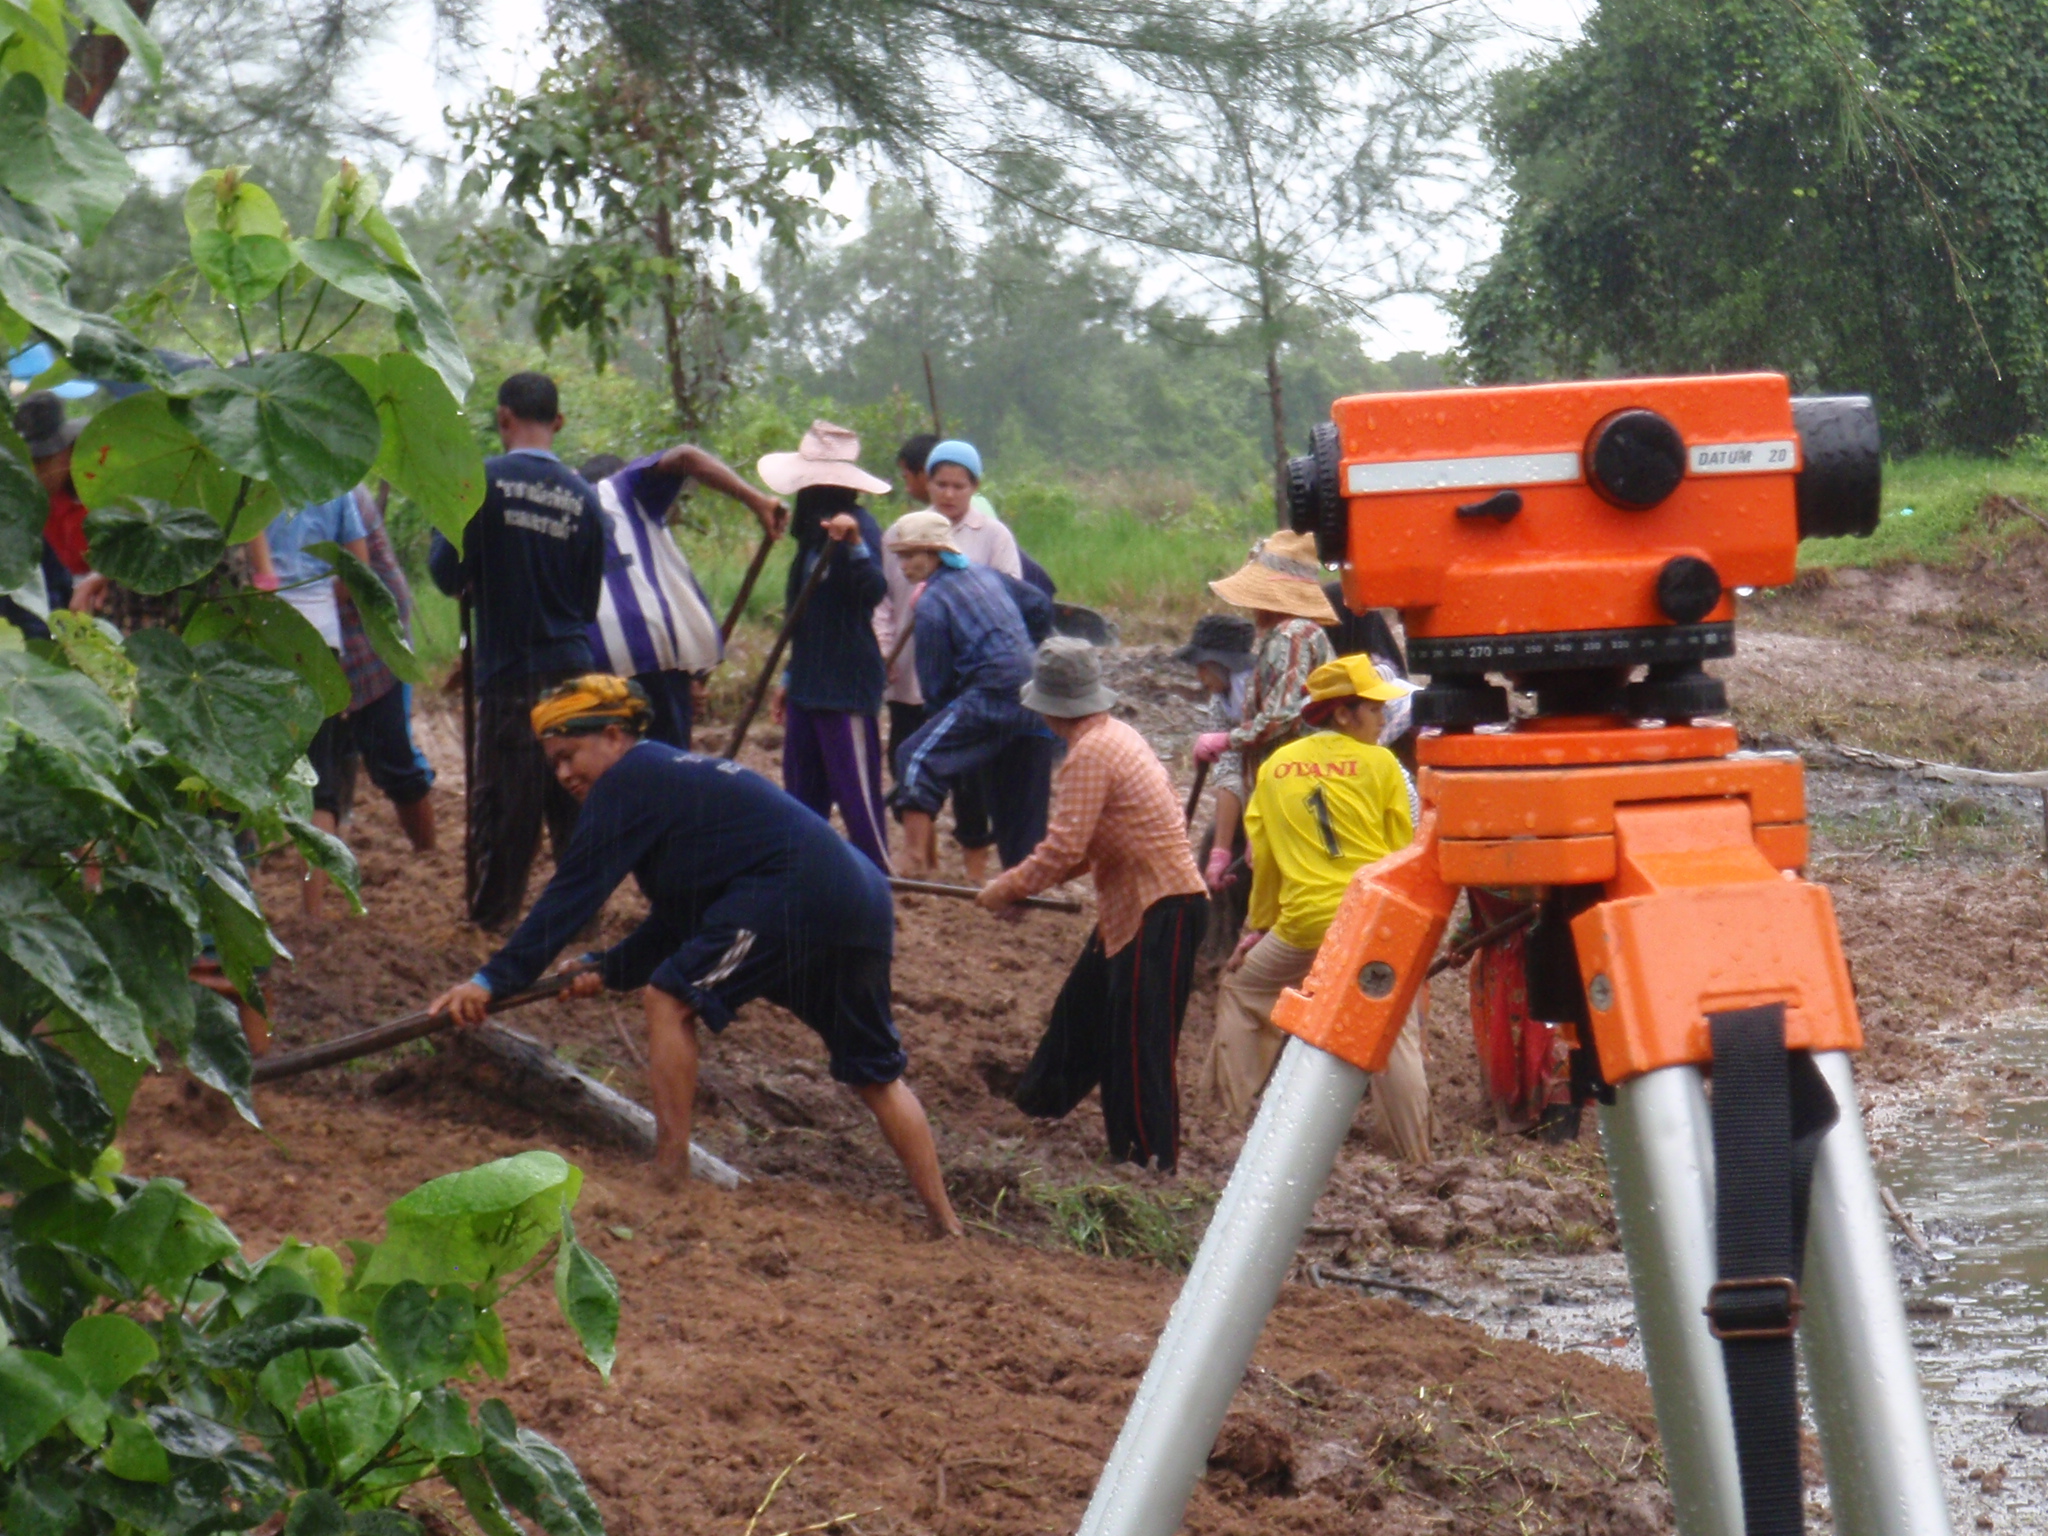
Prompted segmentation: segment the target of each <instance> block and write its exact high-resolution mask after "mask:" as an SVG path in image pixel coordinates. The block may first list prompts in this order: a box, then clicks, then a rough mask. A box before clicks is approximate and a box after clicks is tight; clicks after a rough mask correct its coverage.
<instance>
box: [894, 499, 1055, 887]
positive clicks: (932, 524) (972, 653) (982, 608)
mask: <svg viewBox="0 0 2048 1536" xmlns="http://www.w3.org/2000/svg"><path fill="white" fill-rule="evenodd" d="M934 519H936V521H934ZM889 546H890V548H892V549H893V550H895V551H896V555H897V558H898V559H899V560H900V561H901V562H902V566H903V574H904V575H905V576H907V577H909V578H910V580H911V581H912V582H913V583H916V582H923V583H924V590H923V592H922V593H921V594H920V595H919V597H918V599H917V606H916V608H915V609H914V610H913V615H912V623H913V625H914V626H915V634H916V644H917V685H918V687H919V689H920V690H922V691H923V693H924V702H925V711H926V716H925V722H924V724H923V725H921V726H919V727H918V728H917V730H916V731H915V732H913V733H912V734H911V735H910V736H909V737H908V738H907V739H906V740H904V741H901V742H899V743H897V746H896V764H895V767H896V789H895V792H894V794H892V795H891V796H890V804H891V805H893V806H894V807H895V809H896V814H897V816H898V817H899V818H900V819H901V820H902V822H903V843H904V852H905V856H906V859H907V861H908V863H909V864H910V865H911V868H912V872H913V873H919V874H923V873H929V872H930V871H931V870H933V869H934V868H935V867H936V866H937V863H938V848H937V834H936V831H935V828H934V824H933V818H934V817H935V816H937V815H938V811H939V807H940V806H942V805H944V804H945V803H946V795H947V793H948V792H949V791H951V790H953V789H954V788H956V787H957V786H958V785H959V784H960V783H962V782H963V781H965V780H967V779H968V777H969V776H970V775H979V776H980V777H981V780H982V782H983V784H984V785H985V786H986V791H987V809H988V817H989V820H990V822H991V823H993V825H994V830H995V834H996V852H997V854H998V855H1000V857H1001V858H1002V861H1003V868H1005V869H1008V868H1010V867H1011V866H1012V865H1014V864H1019V863H1022V862H1023V861H1024V860H1025V859H1026V858H1028V857H1030V855H1031V850H1032V849H1034V848H1036V847H1037V846H1038V844H1039V842H1040V841H1041V840H1043V838H1044V837H1045V820H1046V810H1047V807H1048V805H1049V804H1050V802H1051V798H1052V766H1053V762H1054V760H1055V758H1057V757H1058V755H1059V742H1058V741H1057V740H1055V739H1054V737H1053V735H1052V733H1051V732H1050V731H1048V730H1047V729H1046V728H1045V723H1044V722H1043V721H1042V720H1040V719H1039V717H1038V716H1037V715H1035V714H1033V713H1032V712H1031V711H1030V710H1028V709H1026V708H1025V707H1024V706H1023V705H1022V704H1021V703H1019V702H1018V698H1017V693H1018V690H1019V689H1020V688H1021V687H1022V686H1023V685H1024V684H1025V683H1027V682H1029V681H1030V680H1031V657H1032V651H1033V648H1034V647H1035V646H1036V645H1037V643H1038V641H1039V640H1041V639H1043V638H1044V637H1045V635H1046V634H1048V633H1050V631H1051V625H1052V604H1051V602H1050V601H1049V600H1048V599H1047V598H1046V597H1045V595H1044V594H1043V593H1041V592H1039V591H1038V590H1037V589H1036V588H1034V587H1030V586H1027V585H1025V583H1023V582H1021V581H1018V580H1017V579H1015V578H1014V577H1011V576H1005V575H1003V574H1002V573H1001V572H1000V571H994V570H990V569H989V568H988V567H987V566H985V565H976V564H974V563H973V562H972V561H970V560H969V559H968V558H967V557H966V556H965V555H963V554H961V553H960V550H959V547H958V546H957V545H956V544H955V543H954V542H953V538H952V533H951V531H950V528H949V527H948V526H946V525H945V519H944V515H943V514H941V513H935V512H911V513H908V514H907V515H905V516H903V517H901V518H898V519H897V521H896V524H895V526H894V527H892V528H891V529H890V530H889ZM954 810H955V814H958V810H959V806H958V802H957V801H956V802H955V806H954Z"/></svg>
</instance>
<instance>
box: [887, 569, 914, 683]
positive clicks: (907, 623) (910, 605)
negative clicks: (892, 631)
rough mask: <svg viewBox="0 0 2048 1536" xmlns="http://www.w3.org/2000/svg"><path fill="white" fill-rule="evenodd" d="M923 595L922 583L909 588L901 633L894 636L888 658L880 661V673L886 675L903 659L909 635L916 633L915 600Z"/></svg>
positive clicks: (908, 644) (908, 642) (907, 647)
mask: <svg viewBox="0 0 2048 1536" xmlns="http://www.w3.org/2000/svg"><path fill="white" fill-rule="evenodd" d="M923 596H924V583H923V582H921V581H920V582H919V583H918V584H917V585H916V586H915V587H913V588H912V589H911V592H910V601H909V602H907V603H905V604H904V605H903V633H901V634H900V635H898V636H897V637H896V643H895V644H894V645H892V646H890V647H889V656H888V659H887V660H885V661H884V662H883V663H882V673H883V675H884V676H887V675H888V674H889V673H891V672H894V671H895V670H896V663H897V662H898V661H900V660H902V659H903V653H904V651H905V650H907V649H909V646H910V637H911V636H912V635H915V634H916V633H917V600H918V599H919V598H920V597H923Z"/></svg>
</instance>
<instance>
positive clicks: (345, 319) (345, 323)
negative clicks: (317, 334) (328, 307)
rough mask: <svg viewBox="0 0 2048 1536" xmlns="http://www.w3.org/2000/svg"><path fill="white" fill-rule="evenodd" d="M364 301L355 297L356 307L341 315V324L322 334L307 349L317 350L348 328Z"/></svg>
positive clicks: (360, 311) (361, 309)
mask: <svg viewBox="0 0 2048 1536" xmlns="http://www.w3.org/2000/svg"><path fill="white" fill-rule="evenodd" d="M364 302H365V301H364V300H362V299H357V300H356V307H355V308H354V309H352V310H350V311H349V312H348V313H347V314H345V315H343V316H342V317H341V324H339V325H337V326H336V327H335V328H334V329H333V330H331V331H329V332H328V333H327V334H326V335H325V336H322V337H321V338H320V339H319V340H318V341H316V342H314V343H313V345H312V346H311V347H310V348H308V349H307V350H309V351H313V352H318V351H319V350H320V349H321V348H322V347H324V346H326V345H327V343H329V342H330V341H332V340H334V338H335V337H337V336H339V335H340V334H341V333H342V332H343V331H345V330H347V329H348V328H349V325H350V323H351V322H352V321H354V319H355V317H356V316H357V315H360V314H361V313H362V312H363V304H364Z"/></svg>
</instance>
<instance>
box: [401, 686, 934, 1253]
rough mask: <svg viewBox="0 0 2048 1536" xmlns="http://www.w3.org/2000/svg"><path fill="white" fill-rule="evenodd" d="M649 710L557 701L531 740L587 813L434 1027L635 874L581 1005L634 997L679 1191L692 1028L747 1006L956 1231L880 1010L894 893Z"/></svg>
mask: <svg viewBox="0 0 2048 1536" xmlns="http://www.w3.org/2000/svg"><path fill="white" fill-rule="evenodd" d="M651 714H652V710H651V708H650V706H649V704H648V702H647V697H646V694H645V693H644V692H643V691H641V690H640V689H639V688H638V687H637V686H636V685H635V684H632V683H629V682H627V681H626V680H625V679H624V678H620V677H612V676H609V675H607V674H603V673H597V674H592V675H587V676H583V677H578V678H573V679H571V680H570V681H568V682H566V683H564V684H562V685H561V686H559V687H557V688H554V689H551V690H550V691H549V692H548V693H546V694H545V695H543V696H542V698H541V699H540V700H539V701H538V702H537V703H536V704H535V705H534V707H533V709H532V711H531V716H530V729H531V730H532V732H533V734H534V735H535V737H536V738H538V749H539V750H540V751H542V752H543V753H544V754H545V757H546V761H547V762H548V764H549V767H550V769H551V771H552V772H553V773H554V775H555V777H556V779H557V780H558V781H559V782H560V784H561V786H562V788H563V791H564V792H565V793H567V794H569V795H571V796H573V797H574V798H575V799H576V800H578V801H579V802H580V803H581V804H582V807H583V814H582V817H581V819H580V820H579V821H578V822H577V826H576V835H575V836H574V838H572V839H571V841H570V843H569V846H568V848H567V850H566V851H565V853H564V854H563V857H562V859H561V861H560V862H559V863H558V864H557V866H556V868H555V874H554V878H553V879H552V880H550V881H549V882H548V885H547V889H546V890H544V891H542V892H541V895H540V898H539V899H538V900H537V901H535V902H534V904H533V910H532V911H530V912H528V913H527V914H526V920H525V921H524V922H522V923H521V924H520V925H519V927H518V929H517V930H516V931H515V932H514V933H513V934H512V936H511V937H510V938H509V939H507V940H506V941H505V943H504V944H503V945H502V946H501V947H500V948H499V950H498V952H497V953H496V954H494V955H492V956H491V958H490V959H489V960H488V961H486V962H485V963H484V965H483V967H482V969H480V970H479V971H478V972H477V973H476V974H475V975H474V976H472V977H471V978H470V979H469V980H468V981H466V982H463V983H462V984H461V985H459V986H455V987H451V988H450V989H449V990H448V991H446V992H444V993H442V994H441V996H439V997H438V998H436V999H435V1000H434V1002H433V1004H432V1005H431V1008H430V1011H431V1012H434V1013H443V1012H445V1013H448V1014H450V1015H452V1016H453V1017H454V1020H455V1022H456V1023H457V1024H458V1025H461V1026H464V1027H469V1026H473V1025H476V1024H479V1023H481V1022H482V1021H483V1019H484V1017H485V1014H486V1012H487V1010H488V1009H489V1007H490V1002H491V999H492V998H494V997H505V996H509V995H510V994H512V993H514V992H518V991H521V990H523V989H524V988H526V987H529V986H531V985H532V984H533V982H534V981H535V980H536V979H537V978H538V977H539V976H540V974H541V972H542V971H543V970H545V969H546V968H547V966H548V964H549V963H550V962H551V961H552V960H553V959H554V957H555V956H556V955H557V954H559V953H560V952H561V950H562V949H563V948H564V947H565V946H567V945H568V944H569V942H570V941H571V940H572V939H574V938H575V936H576V935H577V934H578V933H580V932H581V931H582V930H583V928H584V926H585V925H586V924H587V923H589V922H590V920H591V919H592V918H594V917H596V916H597V915H598V913H599V912H600V911H602V910H603V908H604V904H605V902H606V901H607V900H608V899H609V898H610V896H611V894H612V892H613V891H614V890H616V889H617V888H618V887H619V885H620V884H621V883H622V882H623V881H624V880H625V878H626V876H627V875H629V874H630V875H632V876H633V877H634V878H635V879H636V880H637V881H638V882H639V886H640V890H641V892H642V894H644V895H645V896H646V898H647V902H648V906H649V911H648V914H647V917H646V919H645V920H644V921H643V922H642V923H641V924H640V926H639V927H638V928H636V929H634V930H633V932H632V933H630V934H628V935H627V936H626V937H625V938H624V939H622V940H621V941H620V942H619V943H617V944H614V945H613V946H611V947H610V948H609V949H606V950H601V951H598V952H596V953H594V954H588V955H585V956H583V957H582V959H581V961H580V962H579V963H580V964H585V965H587V966H589V967H590V969H589V970H588V972H587V973H586V974H585V975H583V976H581V977H579V978H578V980H577V981H576V983H575V985H574V988H573V991H574V995H576V996H579V997H588V996H591V995H593V994H595V993H596V992H598V991H599V990H601V989H602V988H606V987H609V988H610V989H612V990H613V991H615V992H629V991H633V990H635V989H639V988H644V989H645V990H644V991H643V992H642V994H641V1004H642V1007H643V1009H644V1010H645V1013H646V1017H647V1056H648V1081H649V1086H650V1088H651V1090H652V1092H653V1095H654V1118H655V1147H654V1159H655V1165H656V1168H657V1170H658V1171H659V1173H660V1174H661V1175H662V1176H663V1177H664V1178H665V1179H667V1180H671V1181H674V1180H681V1179H683V1178H687V1177H688V1174H689V1167H690V1124H691V1115H692V1109H693V1106H694V1104H695V1100H696V1092H697V1064H698V1041H697V1026H698V1025H699V1024H700V1023H701V1024H702V1025H703V1026H704V1027H705V1028H706V1029H708V1030H710V1031H711V1033H712V1034H714V1035H717V1034H722V1033H723V1032H724V1031H725V1029H726V1027H727V1026H728V1025H730V1024H731V1023H732V1021H733V1016H734V1014H735V1013H736V1012H737V1011H738V1010H739V1009H740V1008H741V1007H742V1006H743V1005H744V1004H746V1003H748V1002H750V1001H752V1000H753V999H755V998H766V999H767V1000H768V1001H770V1002H772V1003H774V1004H776V1005H777V1006H778V1007H782V1008H786V1009H788V1010H789V1011H790V1012H791V1013H793V1014H795V1015H796V1016H797V1017H798V1018H799V1019H801V1020H803V1021H804V1023H805V1024H807V1025H808V1026H810V1028H811V1029H812V1030H814V1031H816V1033H817V1034H818V1035H819V1036H820V1037H821V1038H822V1039H823V1040H824V1042H825V1048H826V1051H827V1053H828V1054H829V1056H830V1059H831V1071H832V1076H833V1078H834V1079H835V1080H836V1081H838V1082H841V1083H844V1084H846V1085H847V1086H848V1087H849V1088H851V1089H852V1090H853V1092H854V1093H855V1094H857V1095H858V1096H859V1097H860V1099H861V1100H862V1102H863V1103H865V1104H866V1105H867V1107H868V1109H869V1111H870V1112H871V1113H872V1114H873V1115H874V1117H875V1121H876V1123H877V1124H878V1125H879V1126H880V1128H881V1131H882V1135H883V1138H884V1139H885V1140H886V1141H887V1142H888V1143H889V1146H890V1148H891V1149H892V1150H893V1151H894V1152H895V1154H896V1156H897V1158H898V1159H899V1160H900V1161H901V1162H902V1164H903V1167H904V1171H905V1172H906V1173H907V1174H908V1175H909V1177H910V1183H911V1186H912V1188H914V1189H915V1190H916V1192H917V1195H918V1198H919V1199H920V1200H921V1201H922V1202H923V1203H924V1207H925V1210H926V1212H927V1214H928V1215H929V1217H930V1220H931V1224H932V1226H933V1228H934V1229H936V1230H938V1231H940V1232H943V1233H946V1234H948V1235H951V1236H955V1237H958V1236H960V1235H961V1227H960V1220H959V1218H958V1217H957V1216H955V1215H954V1214H953V1207H952V1205H951V1203H950V1202H949V1201H948V1200H947V1198H946V1185H945V1179H944V1177H943V1176H942V1174H941V1173H940V1170H939V1158H938V1151H937V1149H936V1147H935V1146H934V1145H933V1143H932V1133H931V1126H930V1124H929V1123H928V1122H927V1121H926V1119H925V1113H924V1108H923V1106H922V1105H921V1104H919V1103H918V1100H917V1096H916V1095H915V1094H913V1093H912V1092H911V1091H910V1088H909V1086H908V1085H907V1084H905V1083H904V1081H903V1072H904V1068H905V1066H906V1065H907V1061H908V1058H907V1057H906V1056H905V1055H904V1052H903V1043H902V1041H901V1039H900V1038H899V1037H898V1035H897V1032H896V1021H895V1018H894V1016H893V1015H892V1013H891V1012H890V1003H889V965H890V957H891V954H892V952H893V950H894V948H895V933H896V913H895V910H894V906H893V904H892V902H891V898H890V894H889V885H888V882H887V881H886V880H884V879H883V878H882V876H881V874H880V873H879V872H878V871H877V870H876V869H875V867H874V866H873V865H872V864H871V863H869V862H868V860H866V859H864V858H862V857H861V856H860V855H859V854H858V853H856V852H855V851H854V850H853V849H852V848H851V847H850V846H848V844H847V843H846V842H845V840H844V839H842V838H841V837H840V836H839V835H838V834H837V833H836V832H834V831H833V830H832V829H831V827H830V826H828V825H826V823H825V822H824V821H822V820H821V819H820V818H819V817H818V816H817V815H816V814H815V813H814V812H812V811H811V810H809V809H808V808H806V807H804V806H802V805H799V804H798V803H797V802H796V801H794V800H792V799H791V798H790V797H789V796H788V795H786V794H784V793H783V792H782V791H781V790H779V789H777V788H776V787H775V786H774V785H773V784H771V783H769V782H768V781H767V780H766V779H764V778H762V777H761V776H760V775H759V774H757V773H755V772H753V771H752V770H751V769H747V768H742V767H741V766H740V765H739V764H738V763H733V762H727V761H725V760H723V759H720V758H709V757H698V756H696V755H694V754H692V753H688V752H682V751H678V750H677V749H676V748H674V747H670V746H665V745H663V744H661V743H660V742H653V741H645V740H643V739H642V733H643V732H644V731H645V730H646V727H647V722H648V719H649V717H650V716H651Z"/></svg>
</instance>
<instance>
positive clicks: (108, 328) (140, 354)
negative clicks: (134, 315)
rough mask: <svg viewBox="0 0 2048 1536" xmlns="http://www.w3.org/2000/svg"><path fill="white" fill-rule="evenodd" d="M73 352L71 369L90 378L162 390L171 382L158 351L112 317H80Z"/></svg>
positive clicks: (71, 350) (88, 315)
mask: <svg viewBox="0 0 2048 1536" xmlns="http://www.w3.org/2000/svg"><path fill="white" fill-rule="evenodd" d="M70 353H71V366H72V367H73V368H75V369H76V370H77V371H78V372H79V374H80V375H82V376H83V377H85V378H88V379H99V380H101V381H102V382H104V383H120V384H144V385H147V386H149V387H150V388H152V389H160V388H162V387H163V386H164V385H166V384H168V383H170V381H171V371H170V369H168V368H166V367H165V366H164V360H163V359H162V358H160V357H158V356H157V355H156V351H155V349H154V348H152V347H148V346H145V345H144V344H143V342H142V340H141V339H140V338H139V337H137V336H136V334H135V333H134V332H133V331H131V330H129V329H128V327H127V326H125V325H123V324H122V323H121V322H120V321H118V320H116V319H114V318H113V317H112V316H111V315H95V314H86V315H81V316H80V317H79V325H78V334H77V335H76V336H74V337H73V338H72V340H71V347H70Z"/></svg>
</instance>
